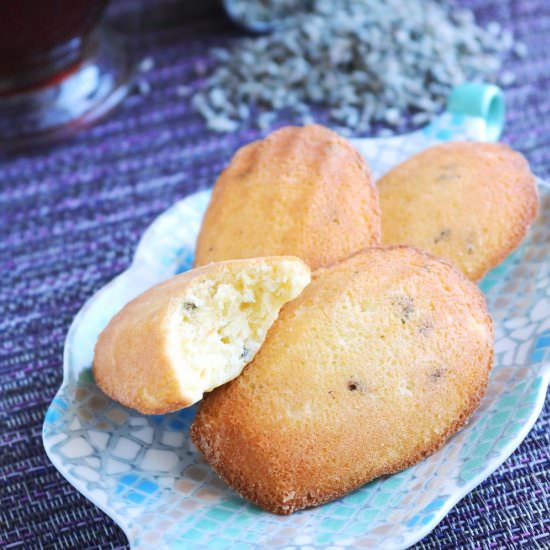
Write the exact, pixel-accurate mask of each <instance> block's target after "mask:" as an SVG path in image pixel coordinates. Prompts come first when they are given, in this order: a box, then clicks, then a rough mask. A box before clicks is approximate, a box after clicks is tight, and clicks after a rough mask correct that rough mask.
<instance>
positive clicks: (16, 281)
mask: <svg viewBox="0 0 550 550" xmlns="http://www.w3.org/2000/svg"><path fill="white" fill-rule="evenodd" d="M203 2H204V4H208V0H203ZM183 4H186V2H185V1H176V0H164V1H163V2H162V3H161V2H153V1H152V0H149V1H148V2H144V3H143V5H141V3H138V2H132V1H130V0H119V1H118V2H115V3H114V4H113V6H112V9H111V17H112V18H113V20H114V24H115V25H116V26H117V27H118V28H119V29H123V30H125V32H127V33H129V34H130V42H131V44H132V48H133V50H134V51H135V52H136V55H138V56H145V55H147V56H151V57H152V58H153V59H154V61H155V66H154V68H153V69H152V70H151V71H150V72H148V73H146V74H142V75H141V76H140V78H141V79H143V81H145V82H147V83H148V84H149V85H150V91H149V92H148V93H144V92H147V88H148V86H146V85H142V86H141V92H136V93H135V94H133V95H132V96H131V97H129V98H128V99H127V100H126V101H125V103H124V104H123V106H122V107H121V108H120V109H119V110H118V111H117V112H116V113H115V114H113V115H112V116H110V117H109V118H108V119H107V120H106V121H104V122H103V123H101V124H99V125H97V126H95V127H93V128H90V129H88V130H86V131H84V132H82V133H81V134H79V136H78V137H77V138H75V139H73V140H72V141H70V142H66V143H63V144H61V145H59V146H57V147H55V148H52V149H50V150H42V151H35V152H32V153H30V152H29V153H26V154H24V155H20V156H17V157H10V158H2V157H0V265H1V268H0V270H1V272H0V281H1V283H0V335H1V336H0V547H1V548H50V547H55V548H119V547H125V546H126V539H125V537H124V535H123V533H122V531H121V530H120V529H119V528H118V527H117V526H116V525H114V524H113V522H112V521H111V520H110V519H109V518H108V517H106V516H105V515H104V514H103V513H102V512H100V511H99V510H98V509H97V508H95V507H94V506H93V505H92V504H90V503H89V502H88V501H87V500H86V499H84V498H83V497H81V496H80V495H79V493H77V492H76V491H75V490H74V489H73V488H72V487H71V486H70V485H69V484H68V483H67V482H66V481H65V480H64V479H63V478H62V477H61V476H60V475H59V474H58V473H57V471H56V470H55V468H54V467H53V466H52V465H51V464H50V463H49V461H48V459H47V458H46V455H45V453H44V450H43V448H42V443H41V438H40V432H41V426H42V421H43V418H44V413H45V410H46V407H47V405H48V403H49V402H50V400H51V398H52V397H53V395H54V393H55V391H56V390H57V388H58V386H59V384H60V382H61V366H62V351H63V342H64V338H65V334H66V332H67V329H68V327H69V324H70V322H71V320H72V318H73V316H74V314H75V313H76V312H77V311H78V309H79V308H80V307H81V305H82V304H83V303H84V301H85V300H86V299H87V298H89V297H90V296H91V295H92V293H93V292H94V291H96V290H97V289H99V288H100V287H101V286H103V285H104V284H105V283H106V282H107V281H108V280H110V279H111V278H113V277H114V276H115V275H116V274H117V273H119V272H120V271H122V270H123V269H125V268H126V267H127V265H128V263H129V262H130V259H131V257H132V253H133V250H134V248H135V246H136V244H137V242H138V239H139V237H140V236H141V234H142V232H143V230H144V229H145V228H146V227H147V225H148V224H149V223H150V222H151V221H152V220H153V219H154V218H155V217H156V216H157V215H158V214H159V213H160V212H162V211H163V210H164V209H166V208H167V207H169V206H170V205H171V204H172V203H173V202H175V201H176V200H178V199H180V198H182V197H183V196H185V195H187V194H189V193H191V192H193V191H196V190H197V189H200V188H204V187H207V186H209V185H211V184H212V183H213V182H214V180H215V178H216V175H217V174H218V172H219V171H220V169H221V168H222V167H223V166H224V164H225V163H226V162H227V161H228V159H229V158H230V156H231V154H232V152H233V151H234V150H235V149H236V148H237V147H238V146H239V145H241V144H242V143H244V142H246V141H249V140H250V139H253V138H254V137H256V136H257V135H258V133H257V131H256V130H252V129H244V130H242V131H240V132H238V133H236V134H231V135H222V136H220V135H217V134H213V133H210V132H207V131H206V130H205V128H204V125H203V123H202V121H201V120H200V118H199V117H198V116H196V115H195V114H194V113H193V112H192V110H191V108H190V106H189V104H188V101H187V100H186V99H183V98H181V97H179V96H178V86H181V85H187V86H189V85H190V86H193V85H196V83H197V80H196V77H195V76H194V72H193V65H194V64H195V63H196V62H197V61H199V60H205V58H206V51H207V47H208V46H209V45H214V44H222V43H224V42H226V41H227V40H228V39H229V38H230V37H231V36H234V35H235V34H236V31H235V30H233V29H231V28H230V27H229V26H228V25H227V23H226V22H225V21H224V19H223V18H221V17H211V18H210V19H208V20H197V19H190V18H189V16H186V15H185V14H184V13H183V11H184V10H183ZM187 4H194V3H189V2H187ZM211 4H212V6H214V5H215V2H214V1H213V0H211ZM464 4H467V5H468V6H470V7H472V8H474V9H475V11H476V13H477V14H478V17H479V18H480V20H481V21H483V22H488V21H491V20H496V21H498V22H500V23H501V24H502V25H504V26H505V27H507V28H509V29H511V30H513V31H514V32H515V33H516V34H517V36H518V37H519V38H520V39H522V40H524V41H525V42H526V43H527V44H528V45H529V48H530V53H529V57H528V59H526V60H522V61H515V62H513V63H511V64H510V66H509V69H510V70H512V71H514V72H515V74H516V75H517V84H516V85H514V86H513V87H511V88H510V89H508V90H506V95H507V100H508V106H509V116H508V122H507V129H506V134H505V136H504V139H505V141H507V142H509V143H510V144H511V145H512V146H514V147H515V148H517V149H519V150H521V151H522V152H524V153H525V154H526V155H527V157H528V158H529V160H530V162H531V164H532V167H533V170H534V171H535V172H536V173H537V174H538V175H539V176H541V177H543V178H544V177H546V178H550V97H549V95H548V92H547V90H548V89H549V87H550V61H549V59H548V53H547V52H548V51H549V50H550V2H548V0H516V1H513V0H493V1H490V0H468V1H467V2H464ZM195 5H196V4H195ZM186 9H189V8H188V7H187V8H186ZM195 9H196V8H195ZM549 419H550V406H549V403H548V401H547V406H546V407H545V409H544V412H543V414H542V416H541V418H540V419H539V421H538V422H537V424H536V425H535V427H534V429H533V431H532V432H531V433H530V434H529V436H528V438H527V439H526V440H525V442H524V443H523V444H522V445H521V446H520V448H519V449H518V450H517V451H516V452H515V453H514V454H513V456H512V457H511V458H510V459H508V460H507V461H506V462H505V463H504V464H503V465H502V466H501V467H500V468H499V469H498V470H497V472H495V473H494V474H493V475H492V476H491V477H490V478H489V479H488V480H487V481H485V482H484V483H483V484H482V485H481V486H480V487H478V488H477V489H476V490H475V491H473V492H472V493H471V494H470V495H468V496H467V497H466V498H465V499H464V500H462V501H461V502H460V503H459V504H458V505H457V506H456V507H455V508H454V509H453V510H452V511H451V512H450V514H449V515H448V516H447V517H446V518H445V519H444V520H443V522H442V523H441V524H440V525H439V526H438V527H437V529H436V530H435V531H434V532H433V533H432V534H431V535H430V536H428V537H427V538H425V539H424V540H423V541H422V542H421V543H419V544H418V546H417V547H418V548H423V549H428V548H457V547H467V548H505V547H506V548H512V547H519V546H520V545H527V546H528V547H531V548H549V547H550V506H549V503H548V496H549V494H550V460H549V448H550V441H549Z"/></svg>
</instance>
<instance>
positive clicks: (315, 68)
mask: <svg viewBox="0 0 550 550" xmlns="http://www.w3.org/2000/svg"><path fill="white" fill-rule="evenodd" d="M258 2H260V3H262V4H266V2H265V0H264V1H263V2H261V0H249V1H248V2H246V1H244V0H240V2H236V3H237V4H242V5H246V4H249V3H250V4H254V3H256V4H258ZM271 4H273V5H276V4H277V2H276V1H272V2H271ZM309 4H310V6H311V9H310V11H308V12H307V13H299V14H296V13H294V12H293V13H292V15H290V16H288V17H287V18H285V19H284V21H283V22H282V23H280V24H279V26H278V28H277V31H276V32H275V33H273V34H271V35H268V36H262V37H259V38H245V39H239V40H238V41H237V42H236V43H235V44H234V45H233V46H232V47H231V49H225V48H215V49H213V50H212V52H211V54H212V57H213V60H214V61H215V65H214V67H213V68H212V70H211V72H210V73H209V74H207V77H206V82H205V86H204V87H203V88H202V89H201V90H200V91H199V92H198V93H197V94H195V96H194V97H193V100H192V101H193V105H194V107H195V108H196V109H197V110H198V111H199V112H200V113H201V114H202V116H203V117H204V118H205V120H206V122H207V124H208V126H209V127H210V128H211V129H213V130H216V131H220V132H231V131H234V130H236V129H237V128H238V127H239V126H240V125H242V124H243V123H247V122H249V121H250V120H254V122H255V124H256V125H257V126H258V127H260V128H262V129H263V128H267V127H269V126H270V125H271V124H272V122H273V121H274V119H275V117H276V116H277V114H278V113H279V112H281V111H283V110H286V111H288V112H289V113H292V114H293V117H294V118H295V119H297V120H298V121H300V122H302V123H309V122H313V121H314V120H315V116H316V115H315V111H316V110H318V108H322V110H324V111H325V113H328V115H329V117H330V120H331V122H332V123H333V126H335V127H336V129H338V130H340V131H342V130H344V132H343V133H346V132H345V130H347V131H348V132H351V133H355V134H365V133H369V132H370V131H372V125H373V124H379V123H382V124H383V125H384V126H385V127H386V129H385V132H384V133H385V134H387V133H388V130H387V128H388V127H389V128H398V127H399V125H400V124H401V122H402V120H403V115H404V114H405V113H409V114H411V115H412V122H413V124H417V125H418V124H423V123H425V122H427V121H428V120H429V118H430V117H431V116H432V115H433V114H434V113H436V112H438V111H439V110H441V109H442V107H443V105H444V103H445V100H446V97H447V94H448V93H449V90H450V89H451V87H452V86H454V85H456V84H459V83H461V82H463V81H465V80H486V81H495V79H496V75H497V73H498V72H499V70H500V68H501V64H502V57H503V56H504V55H505V54H508V53H510V52H512V51H513V52H514V53H515V54H516V55H522V54H523V55H524V54H525V52H524V49H525V48H524V46H523V44H515V43H514V39H513V36H512V34H511V33H510V32H508V31H503V30H502V29H501V27H500V25H498V23H492V24H490V25H488V28H487V29H486V30H485V29H482V28H481V27H479V26H478V25H476V23H475V20H474V17H473V15H472V13H471V12H470V11H468V10H457V9H453V8H452V7H451V6H450V4H449V3H448V2H445V1H435V0H409V1H407V2H402V1H401V0H387V1H385V2H380V1H379V0H311V1H310V2H309ZM281 5H282V4H281ZM197 70H200V71H201V72H202V73H203V74H204V72H205V70H206V71H207V70H208V68H207V67H205V66H204V64H203V65H201V67H199V68H198V69H197ZM504 75H505V76H506V79H507V83H508V84H510V82H511V80H512V79H513V75H510V74H509V73H506V72H505V73H504ZM312 107H313V109H312Z"/></svg>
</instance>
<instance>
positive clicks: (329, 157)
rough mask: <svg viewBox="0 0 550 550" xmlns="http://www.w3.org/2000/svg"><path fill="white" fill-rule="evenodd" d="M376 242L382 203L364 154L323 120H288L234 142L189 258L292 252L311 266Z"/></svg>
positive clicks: (198, 261) (199, 262)
mask: <svg viewBox="0 0 550 550" xmlns="http://www.w3.org/2000/svg"><path fill="white" fill-rule="evenodd" d="M379 242H380V207H379V204H378V195H377V191H376V188H375V186H374V183H373V181H372V178H371V174H370V171H369V169H368V167H367V165H366V163H365V161H364V159H363V157H362V156H361V155H360V154H359V153H358V152H357V151H356V150H355V149H354V148H353V147H352V146H351V145H350V143H349V142H347V141H346V140H345V139H343V138H341V137H340V136H338V135H337V134H335V133H334V132H332V131H331V130H328V129H327V128H324V127H322V126H317V125H312V126H304V127H287V128H283V129H281V130H277V131H276V132H273V133H272V134H271V135H270V136H268V137H267V138H265V139H263V140H260V141H256V142H254V143H250V144H249V145H247V146H245V147H243V148H242V149H240V150H239V151H238V152H237V153H236V155H235V156H234V157H233V160H232V161H231V163H230V164H229V166H228V167H227V168H226V169H225V170H224V171H223V172H222V174H221V175H220V177H219V179H218V181H217V182H216V185H215V186H214V189H213V191H212V198H211V201H210V205H209V206H208V210H207V211H206V215H205V217H204V221H203V224H202V228H201V231H200V234H199V238H198V243H197V249H196V257H195V265H203V264H207V263H209V262H213V261H219V260H226V259H230V258H252V257H255V256H266V255H279V254H282V255H287V254H290V255H293V256H298V257H299V258H302V259H303V260H304V261H305V262H306V263H307V264H308V265H309V266H310V267H311V268H312V269H313V268H317V267H319V266H324V265H329V264H331V263H334V262H336V261H338V260H343V259H344V258H346V257H348V256H349V255H350V254H352V253H354V252H357V251H358V250H359V249H361V248H364V247H366V246H370V245H374V244H378V243H379Z"/></svg>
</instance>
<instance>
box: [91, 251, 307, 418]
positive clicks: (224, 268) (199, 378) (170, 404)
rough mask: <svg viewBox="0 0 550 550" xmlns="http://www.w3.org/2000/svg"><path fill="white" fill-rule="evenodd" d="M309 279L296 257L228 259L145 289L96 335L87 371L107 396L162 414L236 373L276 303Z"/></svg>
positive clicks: (256, 346) (264, 329) (292, 294)
mask: <svg viewBox="0 0 550 550" xmlns="http://www.w3.org/2000/svg"><path fill="white" fill-rule="evenodd" d="M309 282H310V270H309V268H308V267H307V265H306V264H305V263H304V262H303V261H302V260H300V259H298V258H295V257H292V256H279V257H277V256H273V257H265V258H253V259H247V260H229V261H224V262H219V263H213V264H209V265H207V266H204V267H201V268H198V269H192V270H191V271H187V272H185V273H182V274H181V275H177V276H175V277H172V278H171V279H168V280H167V281H165V282H163V283H161V284H158V285H156V286H154V287H153V288H151V289H149V290H147V291H146V292H144V293H143V294H141V295H140V296H138V297H137V298H135V299H134V300H132V301H131V302H129V303H128V304H127V305H126V306H124V307H123V308H122V310H121V311H120V312H119V313H118V314H116V315H115V316H114V317H113V319H112V320H111V321H110V323H109V324H108V326H107V327H106V328H105V330H104V331H103V332H102V333H101V334H100V335H99V338H98V342H97V345H96V348H95V355H94V363H93V372H94V376H95V380H96V382H97V384H98V385H99V387H100V388H101V389H102V390H103V391H104V392H105V393H106V394H107V395H109V396H110V397H112V398H113V399H115V400H116V401H119V402H120V403H122V404H123V405H125V406H127V407H131V408H133V409H136V410H138V411H140V412H143V413H149V414H163V413H167V412H171V411H175V410H178V409H181V408H183V407H187V406H189V405H192V404H193V403H196V402H197V401H199V400H200V399H201V398H202V396H203V394H204V393H205V392H208V391H210V390H212V389H214V388H216V387H217V386H221V385H222V384H225V383H226V382H228V381H229V380H232V379H233V378H235V377H236V376H238V375H239V374H240V373H241V371H242V369H243V368H244V367H245V365H246V364H247V363H249V362H250V361H251V360H252V359H253V358H254V355H255V354H256V352H257V351H258V349H259V348H260V346H261V344H262V343H263V341H264V338H265V336H266V333H267V331H268V329H269V328H270V326H271V325H272V324H273V322H274V321H275V320H276V318H277V316H278V314H279V310H280V308H281V307H282V306H283V305H284V304H285V303H286V302H288V301H289V300H292V299H293V298H295V297H296V296H298V295H299V294H300V292H301V291H302V290H303V289H304V287H305V286H307V285H308V284H309Z"/></svg>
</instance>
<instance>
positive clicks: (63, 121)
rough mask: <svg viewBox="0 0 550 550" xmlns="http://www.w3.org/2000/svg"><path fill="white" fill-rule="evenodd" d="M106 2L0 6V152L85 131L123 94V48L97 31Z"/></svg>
mask: <svg viewBox="0 0 550 550" xmlns="http://www.w3.org/2000/svg"><path fill="white" fill-rule="evenodd" d="M107 3H108V0H0V147H2V141H3V142H4V144H13V143H14V142H27V141H30V142H32V141H36V140H38V141H44V140H48V139H50V138H53V137H56V136H58V135H64V134H66V133H68V132H69V131H70V130H74V129H75V128H78V127H79V126H81V125H83V124H87V123H89V122H92V121H93V120H95V119H97V118H98V117H99V116H101V115H103V114H104V113H105V112H106V111H107V110H109V109H110V108H112V107H113V106H114V104H115V103H116V102H118V101H119V100H120V99H121V98H122V97H123V96H124V95H125V93H126V91H127V84H128V77H129V72H130V64H129V61H128V59H127V56H126V52H125V51H124V48H122V47H121V44H119V43H116V41H115V40H114V39H113V37H112V36H110V35H109V34H108V33H107V31H105V29H103V28H102V27H101V25H100V19H101V16H102V14H103V12H104V11H105V8H106V6H107Z"/></svg>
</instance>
